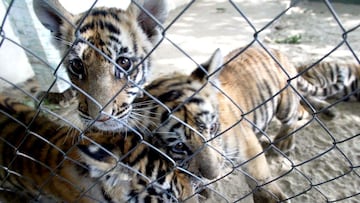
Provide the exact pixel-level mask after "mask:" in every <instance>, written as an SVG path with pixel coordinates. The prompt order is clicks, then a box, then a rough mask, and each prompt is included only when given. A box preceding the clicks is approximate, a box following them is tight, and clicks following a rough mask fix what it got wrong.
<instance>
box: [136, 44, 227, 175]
mask: <svg viewBox="0 0 360 203" xmlns="http://www.w3.org/2000/svg"><path fill="white" fill-rule="evenodd" d="M221 64H222V57H221V54H220V51H219V50H218V51H217V52H215V54H214V55H213V56H212V58H211V60H209V61H208V62H207V63H204V64H202V65H201V67H198V68H197V69H196V70H194V71H193V72H192V73H191V75H185V74H177V75H171V76H168V77H163V78H159V79H157V80H155V81H153V82H152V83H151V84H150V85H149V86H147V87H146V88H145V90H146V91H147V93H148V94H150V95H152V98H149V97H144V98H142V99H141V100H143V101H141V102H139V103H138V106H137V108H138V109H136V111H139V114H142V115H144V117H145V119H142V121H139V122H142V123H144V122H145V124H144V125H142V126H146V127H147V128H148V129H149V130H150V131H151V133H153V136H149V137H153V139H154V140H152V143H155V144H156V145H158V146H161V147H164V146H165V148H166V150H167V151H166V154H167V155H169V156H170V157H171V158H172V159H174V160H175V161H176V162H177V163H178V164H180V165H181V166H183V167H185V168H187V169H188V170H189V171H191V172H194V173H196V174H199V175H201V176H203V177H205V178H209V179H213V178H215V177H217V176H218V175H219V173H220V168H221V166H222V163H223V160H222V156H221V152H219V151H220V150H221V139H220V136H217V133H218V130H219V125H220V124H219V112H218V103H217V100H218V99H217V93H218V91H217V89H216V87H219V85H218V84H217V78H216V75H213V76H209V77H208V74H207V73H209V74H211V73H213V72H214V71H215V70H216V68H218V67H219V66H220V65H221ZM206 72H207V73H206ZM149 104H154V105H153V107H151V108H149ZM141 111H142V112H141ZM140 112H141V113H140ZM148 118H149V119H148Z"/></svg>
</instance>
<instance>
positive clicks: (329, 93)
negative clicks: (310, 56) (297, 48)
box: [297, 62, 360, 101]
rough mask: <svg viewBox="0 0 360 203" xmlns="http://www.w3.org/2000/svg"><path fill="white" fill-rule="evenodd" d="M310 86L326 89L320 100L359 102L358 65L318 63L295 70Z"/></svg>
mask: <svg viewBox="0 0 360 203" xmlns="http://www.w3.org/2000/svg"><path fill="white" fill-rule="evenodd" d="M297 69H298V71H299V72H303V74H302V76H303V77H304V78H305V79H306V80H308V81H309V82H310V83H311V84H312V85H314V86H318V87H322V88H324V89H326V91H324V92H323V93H322V95H321V94H320V95H316V97H319V98H321V99H329V98H330V99H331V98H334V99H341V98H344V97H346V98H345V100H357V101H360V91H359V89H360V82H359V81H360V64H357V63H335V62H320V63H318V64H316V65H314V66H308V65H303V66H300V67H298V68H297Z"/></svg>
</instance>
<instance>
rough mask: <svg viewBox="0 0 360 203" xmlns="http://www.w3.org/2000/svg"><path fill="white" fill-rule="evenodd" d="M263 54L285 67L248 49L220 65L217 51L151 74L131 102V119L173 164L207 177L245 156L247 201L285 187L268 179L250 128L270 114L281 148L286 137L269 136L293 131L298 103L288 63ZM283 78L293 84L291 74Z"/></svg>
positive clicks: (279, 196) (276, 194) (266, 198)
mask: <svg viewBox="0 0 360 203" xmlns="http://www.w3.org/2000/svg"><path fill="white" fill-rule="evenodd" d="M240 52H241V54H240V55H238V54H237V53H240ZM271 53H272V54H273V55H274V57H275V58H276V59H277V60H278V61H279V62H280V64H281V65H282V66H283V67H284V68H285V70H286V71H287V73H285V72H284V71H283V70H282V69H281V68H280V67H279V65H278V64H277V63H276V62H275V61H274V60H273V59H272V58H271V57H270V55H269V54H268V53H266V52H265V51H264V50H262V49H260V48H248V49H246V50H240V49H239V50H235V51H233V52H231V53H230V54H229V55H227V56H226V57H225V59H226V61H228V62H227V63H225V65H223V63H222V61H223V58H222V56H221V53H220V51H219V50H217V51H216V52H215V53H214V54H213V56H212V57H211V58H210V60H209V61H207V62H206V63H203V64H201V66H200V67H198V68H197V69H195V70H194V71H193V72H192V73H191V74H190V75H184V74H177V75H173V76H169V77H165V78H160V79H157V80H155V81H153V82H152V83H151V84H150V85H149V86H147V87H146V88H145V90H146V93H145V95H146V96H145V97H144V98H142V99H139V100H141V101H139V102H138V103H137V104H136V107H137V108H136V109H135V111H136V112H137V113H138V114H141V115H142V116H141V120H139V121H138V122H139V126H146V127H147V128H148V131H149V132H151V133H153V134H154V135H153V137H152V143H154V144H155V145H156V146H163V147H166V148H165V149H166V154H168V155H169V156H170V157H172V158H173V159H174V160H175V161H177V163H180V164H183V165H182V166H184V167H186V168H187V169H188V170H189V171H191V172H194V173H195V174H199V175H201V176H203V177H205V178H208V179H214V178H216V177H218V176H219V175H221V173H222V170H223V167H222V166H223V165H224V163H227V162H230V163H232V164H233V165H232V166H233V167H235V168H237V167H239V166H241V164H240V163H243V162H244V161H248V162H247V163H246V164H244V165H245V166H246V168H247V170H248V173H249V174H250V175H251V176H252V177H253V178H254V179H256V180H257V181H258V184H259V185H261V187H259V189H258V190H257V191H256V192H255V194H254V200H255V202H276V201H277V200H285V199H286V196H285V194H284V193H283V192H282V191H281V189H280V188H279V187H278V186H277V184H276V183H275V182H271V179H272V178H271V177H272V176H271V173H270V168H269V166H268V163H267V160H266V158H265V155H264V152H263V149H262V146H261V145H260V143H259V140H258V138H257V135H256V134H257V133H259V132H261V131H263V130H265V128H266V126H267V125H268V123H269V122H270V120H271V119H272V117H273V116H276V117H277V118H278V119H280V120H281V121H282V123H283V127H282V128H281V130H280V133H279V134H278V136H277V137H276V140H275V144H276V145H277V146H279V147H280V148H281V149H287V148H288V147H289V145H290V144H289V145H288V144H287V142H290V143H291V142H292V140H291V139H292V136H291V137H290V138H288V139H286V140H284V141H282V140H281V141H279V142H277V139H280V138H283V136H286V135H287V134H289V133H290V132H292V131H293V130H295V128H296V127H297V121H298V119H299V117H300V114H302V113H303V110H304V109H303V108H302V106H301V105H300V99H299V97H298V95H297V94H296V93H295V91H293V90H292V89H291V88H290V87H289V84H288V80H289V78H290V77H293V76H295V75H296V74H297V71H296V69H295V68H294V67H293V66H292V65H291V64H290V63H289V62H288V61H287V59H286V58H285V56H283V55H282V54H281V53H279V52H278V51H276V50H271ZM220 67H221V68H220ZM218 69H219V70H218ZM287 74H289V75H287ZM291 85H292V86H293V87H294V88H296V85H297V83H296V81H294V82H291ZM264 102H265V103H264ZM262 103H264V104H262ZM151 104H152V105H151ZM149 106H150V107H149ZM151 106H152V107H151ZM140 112H141V113H140ZM252 124H256V127H254V125H252ZM289 140H290V141H289ZM282 143H285V144H284V145H282ZM229 159H231V160H229ZM269 181H270V183H269ZM262 184H263V185H262ZM267 191H269V192H270V193H269V192H267ZM271 194H273V195H271Z"/></svg>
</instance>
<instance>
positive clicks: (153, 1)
mask: <svg viewBox="0 0 360 203" xmlns="http://www.w3.org/2000/svg"><path fill="white" fill-rule="evenodd" d="M134 2H135V3H136V4H138V5H140V6H141V7H143V8H144V9H145V10H146V11H144V10H143V9H142V8H140V7H139V6H138V5H135V3H134ZM134 2H132V3H131V4H130V7H129V8H128V10H127V12H130V13H133V14H135V15H136V16H137V21H138V22H139V24H140V26H141V28H142V29H143V30H144V32H145V34H146V35H147V36H148V38H149V39H150V40H151V42H152V43H153V44H156V43H157V42H158V41H160V39H161V33H160V29H159V26H158V22H159V23H164V22H165V20H166V18H167V17H168V15H169V9H168V5H167V2H168V1H166V0H134ZM153 18H155V19H153ZM156 21H158V22H156Z"/></svg>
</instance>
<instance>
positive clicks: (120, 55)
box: [33, 0, 167, 131]
mask: <svg viewBox="0 0 360 203" xmlns="http://www.w3.org/2000/svg"><path fill="white" fill-rule="evenodd" d="M138 4H140V5H142V7H143V8H144V9H146V10H148V12H149V13H150V14H152V15H153V16H154V17H155V18H157V20H158V21H159V22H164V20H165V18H166V16H167V9H166V5H165V1H162V0H161V1H155V0H149V1H144V2H142V3H141V2H139V3H138ZM33 5H34V10H35V13H36V15H37V17H38V18H39V20H40V21H41V23H42V24H43V25H44V26H45V27H46V28H47V29H49V30H50V31H51V32H52V35H53V37H54V39H55V40H54V44H55V45H56V46H57V47H58V48H59V50H60V51H61V54H62V57H64V61H63V64H64V65H65V67H66V69H67V72H68V74H69V76H70V80H71V82H72V83H73V84H74V86H75V88H76V89H77V90H78V92H79V94H78V102H79V106H78V110H79V114H80V117H81V119H82V121H83V122H84V123H85V124H90V123H94V125H93V126H94V127H95V128H97V129H99V130H104V131H115V130H121V129H122V128H123V125H124V122H125V121H126V120H127V119H128V115H129V113H130V112H131V109H132V103H133V100H134V98H135V97H136V96H137V95H138V94H139V88H141V87H143V85H144V83H145V82H146V79H147V77H148V76H147V75H148V71H149V68H150V67H151V60H150V56H149V55H148V53H149V52H150V51H151V49H152V48H153V46H154V44H156V43H158V41H159V37H160V33H159V30H158V27H157V24H156V23H155V21H154V20H153V19H152V18H151V17H149V16H148V15H147V14H145V12H144V11H143V10H142V9H140V8H139V7H138V5H135V3H133V2H132V3H131V4H130V6H129V8H128V9H127V10H126V11H123V10H120V9H116V8H105V7H102V8H93V9H92V10H91V11H90V12H89V13H87V12H84V13H81V14H78V15H74V14H72V13H70V12H68V11H67V10H65V8H63V7H62V6H61V5H60V3H59V2H58V1H56V0H54V1H46V0H34V1H33ZM125 123H126V122H125Z"/></svg>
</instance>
